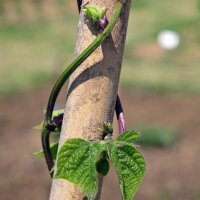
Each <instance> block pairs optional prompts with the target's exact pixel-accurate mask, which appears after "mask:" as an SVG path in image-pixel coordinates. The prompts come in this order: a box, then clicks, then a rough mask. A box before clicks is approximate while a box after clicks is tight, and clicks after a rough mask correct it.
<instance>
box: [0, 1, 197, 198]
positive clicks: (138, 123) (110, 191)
mask: <svg viewBox="0 0 200 200" xmlns="http://www.w3.org/2000/svg"><path fill="white" fill-rule="evenodd" d="M77 23H78V12H77V8H76V5H75V1H73V0H72V1H69V0H55V1H54V0H0V125H1V130H0V195H1V196H0V199H2V200H14V199H20V200H24V199H29V200H35V199H37V200H44V199H48V196H49V190H50V185H51V181H50V177H49V175H48V172H47V168H46V164H45V162H44V160H43V159H40V158H36V157H34V156H33V155H32V153H33V152H34V151H36V150H38V149H40V148H41V144H40V133H39V132H37V131H36V130H33V129H32V127H34V126H35V125H37V124H38V123H39V122H40V121H41V120H42V118H43V109H44V108H45V107H46V103H47V99H48V95H49V92H50V90H51V87H52V84H53V83H54V81H55V80H56V79H57V77H58V75H59V74H60V73H61V72H62V71H63V69H64V68H65V67H66V65H67V64H69V63H70V62H71V61H72V59H73V56H72V55H73V49H74V46H75V39H76V28H77ZM120 96H121V99H122V102H123V105H124V111H125V115H126V119H127V126H128V128H129V129H130V128H134V129H138V130H139V131H141V132H142V137H141V139H140V140H139V141H138V144H141V148H140V151H142V152H143V154H144V157H145V159H146V162H147V173H146V176H145V179H144V182H143V183H142V186H141V187H140V189H139V192H138V193H137V195H136V199H138V200H143V199H147V200H183V199H184V200H200V181H199V177H200V162H199V160H198V156H199V152H200V111H199V110H200V0H190V1H183V0H176V1H173V0H168V1H159V0H151V1H148V0H134V1H133V2H132V7H131V13H130V21H129V28H128V34H127V40H126V49H125V54H124V61H123V67H122V73H121V80H120ZM64 99H65V90H64V92H63V94H61V96H60V98H59V101H58V105H60V106H63V105H64ZM116 182H117V181H116V176H115V174H114V173H113V172H111V173H110V175H109V177H107V178H106V179H105V183H104V187H103V194H102V199H105V200H107V199H116V200H120V199H121V198H120V192H119V186H118V184H117V183H116Z"/></svg>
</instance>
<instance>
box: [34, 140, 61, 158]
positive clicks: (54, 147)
mask: <svg viewBox="0 0 200 200" xmlns="http://www.w3.org/2000/svg"><path fill="white" fill-rule="evenodd" d="M58 143H59V142H58V141H57V142H55V143H52V144H51V145H50V150H51V155H52V157H53V159H54V160H56V156H57V152H58ZM33 154H34V155H36V156H38V157H44V151H43V150H42V149H41V150H40V151H37V152H35V153H33Z"/></svg>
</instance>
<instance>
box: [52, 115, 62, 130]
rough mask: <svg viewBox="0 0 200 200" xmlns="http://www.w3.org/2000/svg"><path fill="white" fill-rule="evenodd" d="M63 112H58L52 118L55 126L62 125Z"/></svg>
mask: <svg viewBox="0 0 200 200" xmlns="http://www.w3.org/2000/svg"><path fill="white" fill-rule="evenodd" d="M63 115H64V114H63V113H61V114H59V115H58V116H55V117H54V118H53V122H54V123H55V124H56V126H57V127H59V126H61V125H62V121H63Z"/></svg>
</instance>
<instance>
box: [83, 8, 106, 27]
mask: <svg viewBox="0 0 200 200" xmlns="http://www.w3.org/2000/svg"><path fill="white" fill-rule="evenodd" d="M83 12H84V14H85V16H86V17H87V18H88V19H89V20H90V22H92V23H93V24H94V25H95V24H98V23H99V20H100V19H102V18H103V16H104V15H105V12H106V9H105V8H102V9H99V8H97V7H96V6H92V5H85V6H83Z"/></svg>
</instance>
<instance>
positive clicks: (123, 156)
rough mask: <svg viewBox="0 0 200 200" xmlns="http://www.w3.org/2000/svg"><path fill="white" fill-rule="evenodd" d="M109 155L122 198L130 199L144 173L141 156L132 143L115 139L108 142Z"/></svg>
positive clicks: (143, 162) (124, 199)
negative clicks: (115, 140)
mask: <svg viewBox="0 0 200 200" xmlns="http://www.w3.org/2000/svg"><path fill="white" fill-rule="evenodd" d="M109 157H110V160H111V163H112V165H113V166H114V168H115V169H116V171H117V174H118V178H119V183H120V189H121V192H122V195H123V200H132V199H133V197H134V195H135V193H136V191H137V189H138V187H139V185H140V183H141V181H142V179H143V177H144V174H145V169H146V167H145V161H144V158H143V156H142V155H141V154H140V153H139V152H138V151H137V150H136V149H135V148H134V147H133V145H132V144H130V145H129V144H126V143H123V142H118V141H117V142H113V143H110V145H109Z"/></svg>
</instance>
